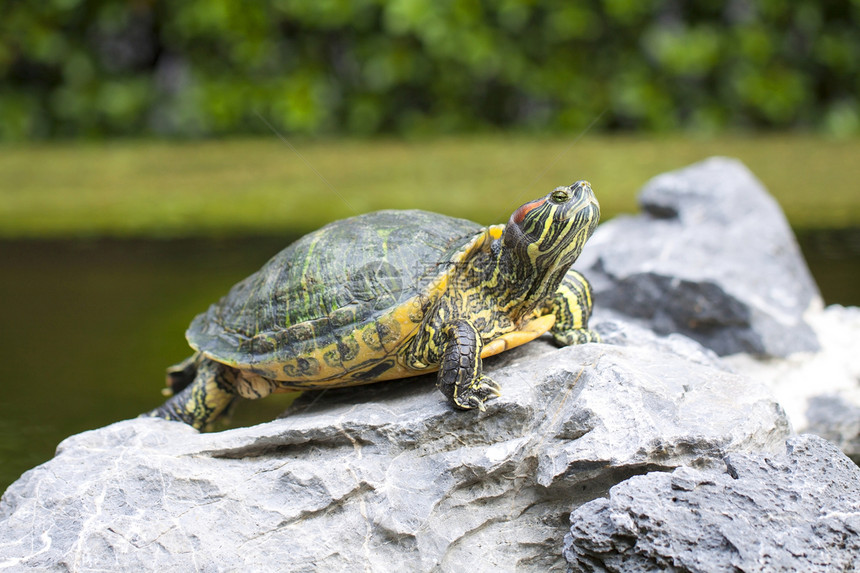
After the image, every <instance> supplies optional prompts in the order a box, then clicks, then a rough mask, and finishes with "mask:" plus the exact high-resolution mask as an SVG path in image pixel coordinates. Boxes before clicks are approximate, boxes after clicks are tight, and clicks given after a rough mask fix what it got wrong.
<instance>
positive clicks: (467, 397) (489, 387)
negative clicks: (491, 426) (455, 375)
mask: <svg viewBox="0 0 860 573" xmlns="http://www.w3.org/2000/svg"><path fill="white" fill-rule="evenodd" d="M501 395H502V388H501V387H500V386H499V385H498V384H496V382H495V381H494V380H493V379H491V378H488V377H486V376H481V377H480V378H478V379H476V380H474V381H473V382H472V383H471V384H470V385H468V386H466V387H465V388H463V389H461V390H460V391H459V392H457V393H456V394H455V395H454V404H455V405H456V406H457V407H458V408H462V409H464V410H473V409H475V408H477V409H478V410H480V411H481V412H486V411H487V407H486V406H485V405H484V403H485V402H486V401H487V400H492V399H493V398H496V397H497V396H501Z"/></svg>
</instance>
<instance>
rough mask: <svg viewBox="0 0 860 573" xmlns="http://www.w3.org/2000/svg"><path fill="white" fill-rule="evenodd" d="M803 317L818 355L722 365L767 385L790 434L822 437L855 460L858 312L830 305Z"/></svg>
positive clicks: (858, 438)
mask: <svg viewBox="0 0 860 573" xmlns="http://www.w3.org/2000/svg"><path fill="white" fill-rule="evenodd" d="M807 319H808V321H809V323H810V324H811V325H812V327H813V329H814V330H815V332H816V335H817V337H818V340H819V341H820V342H821V349H820V350H819V351H818V352H798V353H795V354H792V355H791V356H788V357H786V358H770V359H766V360H762V359H760V358H757V357H754V356H749V355H746V354H737V355H733V356H728V357H725V358H724V359H723V361H724V363H725V364H726V365H727V366H729V367H731V368H732V369H733V370H735V371H737V372H740V373H742V374H744V375H746V376H749V377H750V378H752V379H754V380H757V381H759V382H761V383H763V384H765V385H767V386H768V387H769V388H770V389H771V390H772V391H773V393H774V396H776V399H777V401H778V402H779V403H780V404H781V405H782V406H783V407H784V408H785V411H786V413H787V414H788V418H789V420H791V423H792V426H793V427H794V429H795V430H796V431H798V432H808V433H812V434H816V435H819V436H821V437H823V438H826V439H828V440H830V441H832V442H834V443H835V444H836V445H838V446H839V447H840V448H841V449H842V451H843V452H844V453H845V454H846V455H848V456H849V457H850V458H851V459H853V460H855V461H858V462H860V308H857V307H847V308H846V307H842V306H839V305H831V306H828V307H827V308H826V309H824V310H823V311H821V312H814V313H810V314H809V315H808V316H807Z"/></svg>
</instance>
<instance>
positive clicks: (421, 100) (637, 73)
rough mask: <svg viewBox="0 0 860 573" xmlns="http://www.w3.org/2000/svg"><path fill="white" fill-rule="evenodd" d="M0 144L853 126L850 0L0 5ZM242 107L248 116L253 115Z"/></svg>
mask: <svg viewBox="0 0 860 573" xmlns="http://www.w3.org/2000/svg"><path fill="white" fill-rule="evenodd" d="M2 12H3V14H2V17H0V139H5V140H20V139H33V138H35V139H39V138H48V137H75V136H102V135H111V136H112V135H146V134H157V135H170V136H178V137H195V136H203V135H213V134H231V133H255V132H265V131H268V127H267V126H266V125H265V122H264V121H263V120H262V119H261V118H260V116H262V117H264V118H266V120H267V121H270V122H271V123H272V124H273V125H274V126H275V127H276V128H278V129H280V130H284V131H286V132H288V133H297V132H299V133H311V134H344V133H346V134H376V133H398V134H412V133H419V134H420V133H443V132H472V131H482V130H488V129H496V128H514V129H519V130H542V131H543V130H550V131H571V130H581V129H583V128H584V127H586V126H587V125H589V124H590V123H592V122H593V121H594V120H595V119H597V118H600V119H599V122H598V125H599V126H600V127H601V128H602V129H606V130H634V129H636V130H649V131H665V130H675V129H690V130H704V131H720V130H725V129H736V128H741V129H747V128H753V129H758V128H780V129H784V128H800V129H813V130H821V131H825V132H829V133H835V134H843V135H844V134H855V133H858V132H860V106H858V93H860V33H858V30H860V0H825V1H803V0H801V1H788V0H752V1H746V0H732V1H728V2H724V1H721V0H720V1H718V0H705V1H699V2H691V1H684V0H671V1H670V0H666V1H660V0H586V1H583V2H575V1H571V0H551V1H541V2H539V1H537V0H485V1H480V0H392V1H388V2H386V1H383V0H316V1H313V0H304V1H296V0H273V1H271V2H263V1H258V0H184V1H180V2H167V1H160V0H135V1H108V0H92V1H86V0H42V1H39V2H30V1H25V0H5V1H4V2H3V9H2ZM258 114H259V115H258Z"/></svg>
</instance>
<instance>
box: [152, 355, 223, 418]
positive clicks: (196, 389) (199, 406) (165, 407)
mask: <svg viewBox="0 0 860 573" xmlns="http://www.w3.org/2000/svg"><path fill="white" fill-rule="evenodd" d="M186 362H187V361H186ZM183 364H185V363H183ZM179 366H182V365H181V364H180V365H179ZM168 376H170V374H169V373H168ZM235 377H236V375H235V371H234V370H233V369H232V368H230V367H229V366H225V365H223V364H220V363H218V362H215V361H214V360H209V359H208V358H201V359H199V360H197V361H196V367H195V375H194V378H193V381H192V382H191V383H190V384H187V385H186V387H185V388H183V389H182V390H181V391H180V392H178V393H177V394H175V395H174V396H173V397H172V398H170V399H169V400H167V401H166V402H165V403H164V404H162V405H161V406H159V407H158V408H156V409H155V410H152V411H151V412H148V413H146V414H143V416H150V417H156V418H164V419H165V420H176V421H179V422H185V423H186V424H188V425H189V426H192V427H194V428H197V429H198V430H203V429H206V428H207V427H209V426H210V425H211V424H212V423H213V422H214V421H215V420H217V419H218V418H219V417H220V416H221V415H222V414H224V412H225V410H227V409H228V407H229V406H230V404H231V403H232V402H233V400H234V399H235V398H236V393H235V390H234V388H233V379H234V378H235Z"/></svg>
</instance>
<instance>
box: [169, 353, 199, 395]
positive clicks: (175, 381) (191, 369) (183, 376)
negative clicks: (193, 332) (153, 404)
mask: <svg viewBox="0 0 860 573" xmlns="http://www.w3.org/2000/svg"><path fill="white" fill-rule="evenodd" d="M200 360H201V356H200V353H199V352H195V353H194V355H193V356H189V357H188V358H186V359H185V360H183V361H182V362H180V363H179V364H174V365H173V366H170V367H169V368H168V369H167V390H165V392H166V393H167V394H168V395H169V396H173V395H174V394H179V393H180V392H182V391H183V390H185V389H186V388H187V387H188V386H189V385H190V384H191V383H192V382H194V378H195V377H196V376H197V365H198V363H199V362H200Z"/></svg>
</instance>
